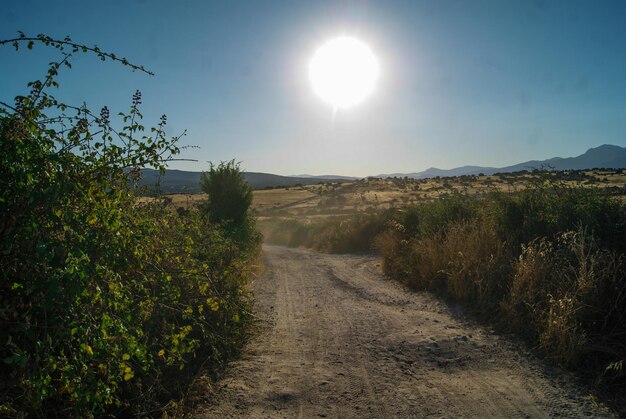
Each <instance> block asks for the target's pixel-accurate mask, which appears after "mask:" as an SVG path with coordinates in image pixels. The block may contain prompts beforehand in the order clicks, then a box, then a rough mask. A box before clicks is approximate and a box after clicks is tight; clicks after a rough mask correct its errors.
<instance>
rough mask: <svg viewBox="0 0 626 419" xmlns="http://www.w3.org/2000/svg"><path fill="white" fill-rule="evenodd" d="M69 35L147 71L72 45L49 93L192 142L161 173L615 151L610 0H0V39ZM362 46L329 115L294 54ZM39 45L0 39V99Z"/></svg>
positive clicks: (624, 104)
mask: <svg viewBox="0 0 626 419" xmlns="http://www.w3.org/2000/svg"><path fill="white" fill-rule="evenodd" d="M17 30H22V31H24V32H26V33H27V35H31V34H32V35H34V34H37V33H45V34H48V35H51V36H54V37H59V38H62V37H64V36H66V35H70V36H71V37H72V38H73V39H74V40H76V41H79V42H84V43H86V44H90V45H91V44H97V45H98V46H100V47H101V48H103V49H105V50H108V51H111V52H114V53H116V54H118V55H122V56H126V57H127V58H129V59H130V60H131V61H133V62H135V63H138V64H142V65H145V66H146V67H147V68H148V69H150V70H152V71H154V72H155V73H156V75H155V76H154V77H150V76H146V75H144V74H141V73H137V72H136V73H133V72H130V71H129V70H128V69H126V68H124V67H122V66H120V65H117V64H114V63H110V62H106V63H102V62H100V61H99V60H98V59H97V58H95V57H94V56H90V55H80V56H78V57H76V58H75V59H74V61H73V66H74V68H73V69H72V70H70V71H68V72H65V73H63V75H62V77H61V78H60V82H61V84H62V91H61V92H62V94H61V98H62V99H64V100H65V101H67V102H79V103H82V101H83V100H84V101H86V102H87V104H88V105H89V107H90V108H92V109H95V110H98V109H99V108H100V107H101V106H102V105H104V104H106V105H108V106H109V108H110V109H111V111H112V114H113V113H117V112H118V111H125V110H127V108H128V104H129V103H130V98H131V96H132V94H133V92H134V91H135V89H139V90H141V91H142V93H143V98H144V99H143V102H144V105H143V111H144V114H145V117H146V119H145V120H144V122H145V123H146V125H150V124H156V123H157V122H158V117H159V116H160V115H161V114H163V113H165V114H167V116H168V123H169V132H170V133H171V134H177V133H180V132H182V131H183V130H184V129H186V130H187V132H188V135H187V136H186V137H185V139H184V142H185V143H186V144H189V145H196V146H199V148H198V149H193V150H189V151H187V152H185V153H184V154H183V157H189V158H195V159H198V160H199V162H197V163H193V162H189V163H182V162H181V163H176V164H173V165H172V166H171V167H172V168H178V169H185V170H197V171H200V170H205V169H206V168H207V166H208V164H207V163H206V162H207V161H214V162H218V161H220V160H230V159H232V158H235V159H237V160H238V161H242V162H243V167H244V168H245V169H246V170H249V171H260V172H269V173H276V174H284V175H290V174H291V175H293V174H304V173H307V174H320V175H321V174H342V175H356V176H366V175H376V174H380V173H390V172H415V171H420V170H424V169H426V168H428V167H431V166H435V167H439V168H452V167H457V166H462V165H481V166H496V167H498V166H505V165H509V164H514V163H519V162H522V161H525V160H530V159H545V158H550V157H554V156H560V157H568V156H575V155H578V154H581V153H583V152H585V151H586V150H587V149H588V148H590V147H595V146H598V145H601V144H615V145H620V146H626V1H622V0H614V1H610V0H589V1H577V0H563V1H551V0H545V1H544V0H510V1H505V0H491V1H486V0H485V1H478V0H476V1H472V0H458V1H453V0H428V1H426V0H424V1H419V0H407V1H393V0H384V1H383V0H380V1H373V0H346V1H341V0H315V1H297V0H284V1H278V0H255V1H236V0H228V1H208V0H204V1H191V0H179V1H173V0H168V1H165V0H158V1H157V0H143V1H141V0H140V1H130V0H128V1H114V0H108V1H87V0H81V1H61V0H57V1H32V0H22V1H20V2H17V1H16V2H3V4H2V8H1V10H0V37H2V38H3V39H7V38H11V37H14V36H15V34H16V31H17ZM340 35H350V36H354V37H356V38H358V39H360V40H361V41H362V42H364V43H366V44H367V45H369V47H370V48H371V50H372V51H373V53H374V54H375V55H376V56H377V58H378V61H379V65H380V76H379V80H378V84H377V86H376V89H375V91H374V93H373V94H372V95H371V96H370V97H368V98H367V99H366V100H365V101H364V102H362V103H360V104H359V105H357V106H355V107H353V108H351V109H347V110H339V112H338V113H337V114H336V115H335V117H334V118H333V111H332V109H331V107H329V106H328V105H327V104H326V103H324V102H323V101H321V100H320V99H319V98H318V97H316V96H315V95H314V94H313V93H312V89H311V86H310V83H309V79H308V70H307V69H308V64H309V61H310V59H311V57H312V56H313V54H314V53H315V51H316V49H317V48H318V47H319V46H320V45H321V44H323V43H324V42H325V41H327V40H329V39H332V38H334V37H336V36H340ZM57 58H58V55H56V54H55V51H54V50H51V49H46V48H44V47H36V48H35V49H34V50H33V51H25V52H19V53H16V52H15V51H14V50H13V49H12V48H11V47H6V46H5V47H2V48H0V64H1V65H0V99H1V100H5V101H7V100H9V101H10V100H11V99H12V98H13V96H15V95H16V94H20V93H23V92H24V91H25V88H23V87H22V86H25V84H26V82H28V81H30V80H33V79H37V78H40V77H43V75H44V73H45V71H46V68H47V67H46V64H47V63H48V62H49V61H52V60H54V59H57Z"/></svg>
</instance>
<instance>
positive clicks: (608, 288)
mask: <svg viewBox="0 0 626 419" xmlns="http://www.w3.org/2000/svg"><path fill="white" fill-rule="evenodd" d="M624 274H625V270H624V259H623V256H620V255H618V254H617V253H615V252H611V251H607V250H602V249H599V248H598V247H597V246H596V245H595V243H594V242H593V241H592V240H591V239H590V238H589V237H587V236H586V235H585V234H584V233H583V232H582V231H579V232H566V233H563V234H561V235H559V236H558V237H557V238H556V239H555V240H554V241H550V240H547V239H540V240H536V241H533V242H531V243H530V244H528V245H527V246H524V247H523V251H522V254H521V256H520V257H519V259H518V260H517V262H516V265H515V274H514V276H513V282H512V285H511V292H510V296H509V298H508V300H507V301H506V302H505V303H504V304H503V305H502V307H503V310H504V311H505V312H506V314H507V318H508V319H509V320H510V324H511V325H512V327H513V328H515V329H517V330H518V331H522V332H523V333H524V334H526V335H531V336H533V337H534V338H536V339H538V341H539V343H540V346H541V347H542V348H543V349H544V350H545V351H546V353H548V354H550V356H551V357H553V358H555V359H556V360H558V361H559V362H560V363H562V364H564V365H568V366H574V365H577V364H579V363H581V362H582V361H583V357H584V356H585V355H589V354H591V353H595V355H599V359H604V358H606V360H607V361H615V356H618V357H619V356H622V357H623V356H624V349H625V348H624V347H623V344H622V345H621V348H620V344H619V342H620V341H621V340H622V339H623V336H624V332H625V328H624V320H625V312H626V307H625V305H626V296H625V289H626V283H625V281H624V279H625V276H624ZM596 359H598V357H597V356H596Z"/></svg>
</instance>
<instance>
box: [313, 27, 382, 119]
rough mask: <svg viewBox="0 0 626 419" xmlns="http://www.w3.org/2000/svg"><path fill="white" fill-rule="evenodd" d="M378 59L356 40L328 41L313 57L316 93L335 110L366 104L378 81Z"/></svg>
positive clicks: (314, 88)
mask: <svg viewBox="0 0 626 419" xmlns="http://www.w3.org/2000/svg"><path fill="white" fill-rule="evenodd" d="M378 71H379V70H378V60H377V59H376V57H375V56H374V54H373V53H372V51H371V50H370V49H369V47H368V46H367V45H365V44H364V43H363V42H361V41H359V40H358V39H355V38H350V37H341V38H336V39H333V40H331V41H328V42H326V43H325V44H324V45H322V46H321V47H320V48H319V49H318V50H317V51H316V52H315V55H313V59H311V63H310V65H309V78H310V79H311V84H312V85H313V91H314V92H315V93H316V94H317V95H318V96H320V97H321V98H322V99H323V100H324V101H325V102H328V103H329V104H331V105H332V106H333V108H335V109H337V108H349V107H350V106H353V105H356V104H357V103H359V102H361V101H363V99H365V98H366V97H367V96H368V95H369V94H370V93H372V91H373V90H374V87H375V85H376V79H378Z"/></svg>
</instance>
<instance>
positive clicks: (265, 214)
mask: <svg viewBox="0 0 626 419" xmlns="http://www.w3.org/2000/svg"><path fill="white" fill-rule="evenodd" d="M546 179H551V180H553V181H556V182H559V183H560V184H562V185H565V186H579V185H582V186H586V187H590V188H600V189H606V190H607V192H609V193H611V194H614V195H619V196H620V199H622V200H624V201H625V202H626V194H625V193H626V173H624V171H623V170H585V171H567V172H552V173H550V172H548V173H546V172H540V173H537V172H535V173H530V172H518V173H503V174H496V175H492V176H459V177H449V178H448V177H446V178H429V179H421V180H418V179H408V178H387V179H378V178H367V179H361V180H357V181H353V182H344V183H321V184H318V185H305V186H295V187H288V188H275V189H262V190H255V191H254V199H253V203H252V208H253V212H254V214H255V215H256V216H257V218H258V219H259V221H260V222H261V223H263V222H266V221H270V220H276V219H278V220H284V219H298V220H300V221H304V222H315V221H316V220H320V221H321V220H324V219H326V218H328V217H336V216H347V215H352V214H356V213H362V212H365V213H367V212H372V211H375V210H383V209H388V208H397V207H401V206H405V205H411V204H419V203H422V202H429V201H433V200H437V199H446V198H450V197H452V196H455V195H459V194H463V195H468V196H477V197H480V196H484V195H485V194H488V193H490V192H494V191H500V192H516V191H521V190H524V189H526V188H527V187H528V186H529V185H533V184H537V183H539V182H541V181H543V180H546ZM167 197H168V198H169V199H171V200H172V204H173V205H174V207H176V208H178V207H183V208H187V207H189V206H191V205H195V204H197V203H200V202H203V201H204V200H206V195H204V194H192V195H185V194H171V195H167ZM142 200H143V201H144V202H145V201H149V200H150V198H142Z"/></svg>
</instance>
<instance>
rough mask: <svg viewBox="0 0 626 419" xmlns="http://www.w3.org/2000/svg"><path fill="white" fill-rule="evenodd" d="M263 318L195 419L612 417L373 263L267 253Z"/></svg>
mask: <svg viewBox="0 0 626 419" xmlns="http://www.w3.org/2000/svg"><path fill="white" fill-rule="evenodd" d="M264 251H265V263H266V272H265V274H264V275H263V276H262V277H261V278H259V279H258V280H257V281H256V284H255V291H256V296H257V298H258V306H257V312H258V315H259V316H260V317H262V318H264V319H266V320H267V322H265V323H264V326H263V327H262V330H261V331H260V333H259V334H258V335H257V336H256V337H255V338H254V339H253V340H252V341H251V342H250V344H249V345H248V348H247V349H246V351H245V354H244V356H243V358H242V359H241V360H239V361H237V362H235V363H234V364H233V365H232V366H231V368H230V369H229V372H228V374H227V376H226V377H224V378H223V379H222V380H221V381H220V382H218V383H217V385H216V386H215V390H214V391H213V395H212V400H213V404H209V405H204V406H203V407H201V408H200V409H199V410H197V411H196V412H195V414H194V416H197V417H207V418H212V417H216V418H223V417H254V418H265V417H268V418H275V417H287V418H295V417H303V418H309V417H342V418H350V417H359V418H361V417H376V418H392V417H450V418H459V417H471V418H483V417H498V418H512V417H524V418H525V417H530V418H541V417H611V414H610V412H609V411H608V410H606V409H604V408H603V407H601V406H598V405H596V404H595V403H594V402H593V400H592V399H591V398H590V397H589V396H588V395H586V394H585V392H584V391H582V390H580V389H579V388H576V387H575V386H574V385H573V384H572V383H571V382H570V381H571V380H569V379H568V378H567V377H563V376H562V375H561V376H560V375H558V374H556V373H555V372H554V371H550V370H549V369H548V368H547V367H545V366H543V365H542V364H541V363H540V362H538V361H537V360H535V359H533V358H532V357H531V356H529V355H527V354H523V353H522V352H521V349H518V348H515V345H514V344H513V343H511V342H509V340H507V339H506V338H503V337H500V336H497V335H494V334H492V333H490V331H489V330H486V329H485V328H483V327H480V326H477V325H474V324H472V323H471V322H469V321H468V320H466V319H464V318H463V315H462V313H461V312H460V310H458V309H457V310H455V309H454V308H453V307H450V306H447V305H445V304H443V303H441V302H439V301H438V300H437V299H436V298H434V297H432V296H431V295H430V294H426V293H413V292H409V291H407V290H405V289H403V287H402V286H400V285H399V284H397V283H395V282H393V281H389V280H385V279H384V278H383V275H382V274H381V270H380V265H379V260H377V259H376V258H372V257H369V256H345V255H326V254H319V253H315V252H311V251H305V250H296V249H287V248H282V247H273V246H265V247H264Z"/></svg>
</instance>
